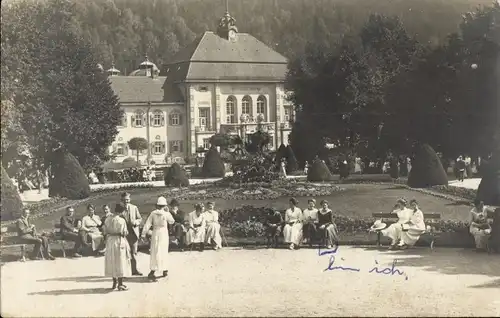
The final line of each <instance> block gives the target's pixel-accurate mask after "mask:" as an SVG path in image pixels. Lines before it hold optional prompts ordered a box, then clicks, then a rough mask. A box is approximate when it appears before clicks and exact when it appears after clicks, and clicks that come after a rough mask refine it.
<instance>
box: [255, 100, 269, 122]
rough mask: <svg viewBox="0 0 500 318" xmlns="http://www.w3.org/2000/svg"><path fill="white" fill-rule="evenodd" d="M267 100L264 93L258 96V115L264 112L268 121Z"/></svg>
mask: <svg viewBox="0 0 500 318" xmlns="http://www.w3.org/2000/svg"><path fill="white" fill-rule="evenodd" d="M266 108H267V100H266V97H265V96H263V95H260V96H259V97H258V98H257V115H258V114H262V115H264V118H265V120H266V121H267V111H266Z"/></svg>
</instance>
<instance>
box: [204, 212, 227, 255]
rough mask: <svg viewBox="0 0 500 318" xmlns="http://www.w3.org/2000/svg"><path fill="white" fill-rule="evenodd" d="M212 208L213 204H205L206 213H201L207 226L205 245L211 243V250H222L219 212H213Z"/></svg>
mask: <svg viewBox="0 0 500 318" xmlns="http://www.w3.org/2000/svg"><path fill="white" fill-rule="evenodd" d="M214 207H215V203H214V202H207V211H205V212H204V213H203V214H204V218H205V222H206V224H207V232H206V234H205V244H212V243H213V249H214V250H218V249H219V248H222V238H221V236H220V224H219V212H217V211H215V210H214Z"/></svg>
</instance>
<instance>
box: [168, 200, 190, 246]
mask: <svg viewBox="0 0 500 318" xmlns="http://www.w3.org/2000/svg"><path fill="white" fill-rule="evenodd" d="M170 213H171V214H172V216H173V217H174V220H175V223H174V224H173V225H172V232H171V233H173V235H174V237H175V239H176V240H177V244H178V246H179V249H180V250H181V251H184V247H185V246H186V231H187V229H186V214H185V213H184V211H182V210H179V201H177V200H176V199H172V201H170Z"/></svg>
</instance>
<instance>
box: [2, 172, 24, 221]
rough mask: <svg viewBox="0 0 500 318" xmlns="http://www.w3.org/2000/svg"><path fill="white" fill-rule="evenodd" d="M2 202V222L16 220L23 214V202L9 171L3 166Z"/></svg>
mask: <svg viewBox="0 0 500 318" xmlns="http://www.w3.org/2000/svg"><path fill="white" fill-rule="evenodd" d="M1 180H2V191H1V195H2V201H0V212H1V214H0V218H1V219H2V220H9V219H14V218H16V217H17V216H18V215H20V214H21V212H22V209H23V201H22V200H21V197H20V196H19V192H18V191H17V189H16V186H15V185H14V183H13V182H12V180H11V179H10V177H9V175H8V174H7V171H5V169H4V168H3V166H1Z"/></svg>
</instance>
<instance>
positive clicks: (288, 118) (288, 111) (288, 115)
mask: <svg viewBox="0 0 500 318" xmlns="http://www.w3.org/2000/svg"><path fill="white" fill-rule="evenodd" d="M284 108H285V116H284V117H283V120H284V121H285V122H289V121H291V120H292V107H291V106H284Z"/></svg>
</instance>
